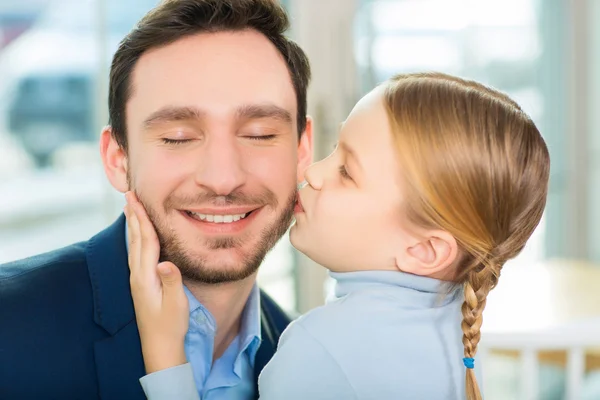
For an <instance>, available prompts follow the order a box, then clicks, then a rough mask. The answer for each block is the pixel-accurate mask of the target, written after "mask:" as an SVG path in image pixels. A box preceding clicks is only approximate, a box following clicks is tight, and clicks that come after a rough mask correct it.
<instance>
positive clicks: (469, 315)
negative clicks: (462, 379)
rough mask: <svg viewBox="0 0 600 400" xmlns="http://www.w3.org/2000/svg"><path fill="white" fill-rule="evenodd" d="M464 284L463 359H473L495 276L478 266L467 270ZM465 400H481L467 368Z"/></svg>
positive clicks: (470, 371)
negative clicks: (487, 299)
mask: <svg viewBox="0 0 600 400" xmlns="http://www.w3.org/2000/svg"><path fill="white" fill-rule="evenodd" d="M469 270H470V271H469V272H468V273H467V276H466V278H467V279H466V280H465V283H464V296H465V301H464V303H463V305H462V315H463V321H462V325H461V326H462V330H463V345H464V347H465V353H464V354H465V358H469V359H473V358H475V354H476V353H477V345H478V344H479V339H480V338H481V332H480V329H481V324H482V323H483V315H482V314H483V310H484V308H485V303H486V298H487V295H488V293H489V292H490V290H491V289H492V288H493V286H494V281H495V279H494V278H495V274H494V272H493V269H492V268H490V267H486V266H485V265H484V264H479V266H477V267H475V268H469ZM466 388H467V400H481V399H482V397H481V392H480V390H479V385H478V384H477V379H476V378H475V372H474V370H473V368H467V374H466Z"/></svg>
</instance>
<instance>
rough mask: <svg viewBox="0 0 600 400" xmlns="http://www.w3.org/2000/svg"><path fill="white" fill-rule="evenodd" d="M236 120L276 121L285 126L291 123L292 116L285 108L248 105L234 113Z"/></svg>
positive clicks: (268, 105) (271, 105)
mask: <svg viewBox="0 0 600 400" xmlns="http://www.w3.org/2000/svg"><path fill="white" fill-rule="evenodd" d="M236 117H237V119H261V118H272V119H277V120H280V121H282V122H285V123H286V124H291V123H292V121H293V120H292V114H291V113H290V112H289V111H288V110H286V109H285V108H282V107H279V106H277V105H275V104H248V105H244V106H241V107H239V108H238V109H237V112H236Z"/></svg>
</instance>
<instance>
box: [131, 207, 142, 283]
mask: <svg viewBox="0 0 600 400" xmlns="http://www.w3.org/2000/svg"><path fill="white" fill-rule="evenodd" d="M127 215H128V217H127V230H128V232H127V233H128V236H129V250H128V259H129V269H130V270H132V271H135V272H137V271H140V267H141V266H140V258H141V245H142V244H141V234H140V224H139V221H138V218H137V215H136V213H135V212H134V210H133V207H132V206H131V204H128V205H127Z"/></svg>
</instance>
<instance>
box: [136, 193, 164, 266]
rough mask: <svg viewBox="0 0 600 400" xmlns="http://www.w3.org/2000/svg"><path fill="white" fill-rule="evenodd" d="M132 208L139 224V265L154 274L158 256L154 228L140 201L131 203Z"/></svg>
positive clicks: (157, 244) (157, 242) (156, 237)
mask: <svg viewBox="0 0 600 400" xmlns="http://www.w3.org/2000/svg"><path fill="white" fill-rule="evenodd" d="M132 209H133V210H134V213H135V215H136V220H137V221H138V224H139V233H140V239H141V246H140V249H141V250H140V253H139V254H140V267H141V268H142V271H143V272H144V273H147V274H156V265H157V264H158V259H159V256H160V244H159V241H158V236H157V235H156V231H155V230H154V225H152V222H150V218H148V215H147V214H146V210H145V209H144V206H143V205H142V204H141V203H140V202H136V203H134V204H132Z"/></svg>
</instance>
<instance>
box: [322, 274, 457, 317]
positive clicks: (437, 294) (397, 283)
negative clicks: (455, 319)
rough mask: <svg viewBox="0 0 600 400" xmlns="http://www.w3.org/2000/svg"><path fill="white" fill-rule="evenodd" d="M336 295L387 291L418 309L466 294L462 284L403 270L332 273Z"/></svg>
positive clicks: (440, 304) (388, 293)
mask: <svg viewBox="0 0 600 400" xmlns="http://www.w3.org/2000/svg"><path fill="white" fill-rule="evenodd" d="M329 275H330V276H331V277H332V278H333V279H334V280H335V287H334V290H335V292H334V293H335V297H337V298H339V297H343V296H346V295H348V294H350V293H355V292H359V291H365V290H374V291H376V292H379V293H383V292H385V294H386V295H392V296H395V297H397V298H399V300H400V301H402V302H403V303H405V304H409V305H410V306H411V307H414V308H431V307H436V306H438V307H439V306H444V305H446V304H448V303H451V302H453V301H455V300H456V299H457V298H458V296H459V294H461V293H462V290H461V287H460V285H454V284H452V283H451V282H444V281H440V280H437V279H433V278H429V277H426V276H418V275H413V274H407V273H405V272H400V271H355V272H329Z"/></svg>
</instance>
